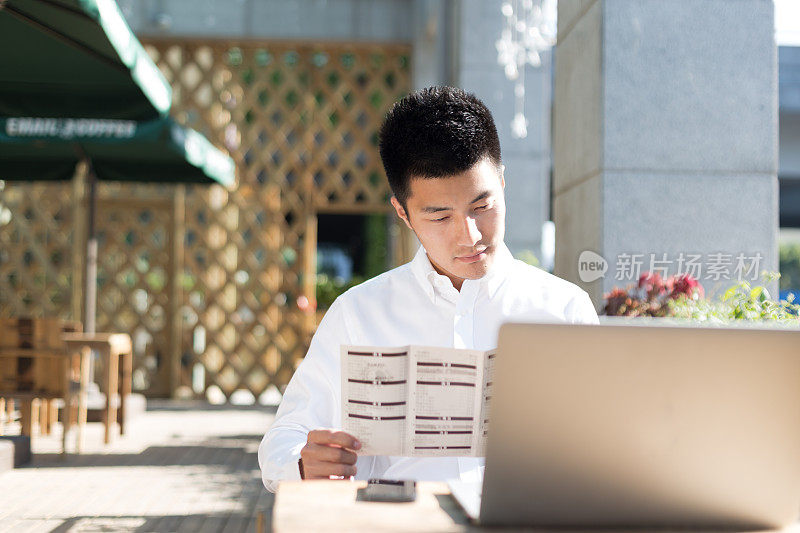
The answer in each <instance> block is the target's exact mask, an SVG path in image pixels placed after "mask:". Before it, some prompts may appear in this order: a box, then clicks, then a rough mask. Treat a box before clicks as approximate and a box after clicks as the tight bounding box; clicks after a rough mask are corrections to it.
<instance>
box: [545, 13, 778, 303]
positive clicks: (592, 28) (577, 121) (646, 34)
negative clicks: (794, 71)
mask: <svg viewBox="0 0 800 533" xmlns="http://www.w3.org/2000/svg"><path fill="white" fill-rule="evenodd" d="M776 78H777V74H776V47H775V42H774V30H773V4H772V1H771V0H737V1H729V0H702V1H701V0H674V1H672V2H663V1H662V0H561V1H560V2H559V3H558V46H557V49H556V68H555V97H554V186H553V194H554V220H555V224H556V262H555V273H556V274H557V275H559V276H561V277H564V278H566V279H568V280H570V281H573V282H576V283H578V284H579V285H581V286H582V287H583V288H584V289H586V290H587V291H589V294H590V295H591V296H592V298H593V300H594V301H595V303H596V305H597V306H598V307H600V306H601V305H602V294H603V292H604V291H608V290H610V289H611V288H612V287H614V286H625V285H627V284H629V283H632V282H633V280H631V279H630V277H631V270H634V269H631V268H628V267H627V265H630V264H634V263H635V260H636V259H637V257H636V256H638V254H641V256H639V257H638V259H639V260H640V261H641V263H642V264H641V265H640V270H641V271H644V270H653V267H657V268H656V270H659V269H663V270H662V273H667V274H672V273H675V272H676V271H677V270H678V269H679V267H681V265H680V263H679V261H680V257H681V255H680V254H681V253H683V254H684V255H683V259H684V263H683V266H682V269H683V271H687V270H688V269H687V267H686V264H685V261H686V260H687V259H688V254H692V255H697V254H699V255H700V256H701V257H700V262H701V265H702V269H701V274H700V279H701V282H702V284H703V285H704V287H705V288H706V291H707V292H709V291H710V292H715V291H719V290H722V289H724V288H726V287H727V286H729V285H731V284H732V283H734V281H733V280H732V279H726V277H727V278H735V277H736V276H735V270H736V267H737V266H739V265H738V263H737V256H739V254H742V255H743V260H744V261H745V262H746V264H745V265H744V266H745V267H747V266H753V265H754V264H755V263H756V262H757V261H759V264H758V265H757V269H758V270H763V269H767V270H777V244H776V243H777V222H778V211H777V207H778V205H777V179H776V172H777V86H776V81H777V79H776ZM586 250H589V251H592V252H595V253H597V254H599V255H600V256H602V257H603V259H605V260H606V261H607V266H608V270H607V272H606V273H605V275H604V276H603V277H600V278H598V279H595V280H594V281H590V280H591V278H592V277H594V276H592V275H591V271H590V270H588V269H586V268H584V274H586V276H584V278H585V279H586V281H583V280H582V279H581V276H580V272H579V268H578V267H579V264H578V263H579V257H580V255H581V252H584V251H586ZM651 254H653V255H651ZM664 254H666V257H665V256H664ZM758 254H760V255H761V256H762V259H760V260H758ZM589 255H590V254H589ZM585 258H587V259H590V258H591V257H590V256H588V257H587V256H585ZM652 260H655V262H654V263H653V264H651V261H652ZM585 266H587V265H585ZM741 273H742V274H744V271H742V272H741ZM621 274H625V276H624V277H623V279H615V278H619V277H620V275H621ZM743 277H750V276H743ZM715 278H716V279H715Z"/></svg>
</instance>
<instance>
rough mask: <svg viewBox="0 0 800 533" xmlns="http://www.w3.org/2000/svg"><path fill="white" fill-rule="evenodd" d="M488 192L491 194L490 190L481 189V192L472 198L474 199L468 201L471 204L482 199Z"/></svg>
mask: <svg viewBox="0 0 800 533" xmlns="http://www.w3.org/2000/svg"><path fill="white" fill-rule="evenodd" d="M490 194H492V191H483V192H482V193H480V194H479V195H478V196H476V197H475V199H474V200H472V201H471V202H470V203H471V204H474V203H475V202H478V201H480V200H483V199H484V198H486V197H487V196H489V195H490Z"/></svg>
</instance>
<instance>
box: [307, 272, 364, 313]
mask: <svg viewBox="0 0 800 533" xmlns="http://www.w3.org/2000/svg"><path fill="white" fill-rule="evenodd" d="M365 280H366V278H364V277H363V276H353V277H352V278H351V279H350V281H349V282H347V283H342V282H340V281H337V280H336V279H335V278H332V277H329V276H328V275H327V274H317V290H316V293H317V309H327V308H329V307H330V306H331V304H333V301H334V300H335V299H336V298H338V297H339V296H340V295H341V294H343V293H344V292H345V291H347V290H348V289H350V288H351V287H355V286H356V285H358V284H360V283H363V282H364V281H365Z"/></svg>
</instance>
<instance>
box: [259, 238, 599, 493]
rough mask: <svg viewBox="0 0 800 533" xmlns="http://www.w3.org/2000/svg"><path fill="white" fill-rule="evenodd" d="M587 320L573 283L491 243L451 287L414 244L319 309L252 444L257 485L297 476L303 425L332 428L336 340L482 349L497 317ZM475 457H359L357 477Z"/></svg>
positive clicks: (438, 469) (474, 461) (430, 469)
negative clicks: (480, 270)
mask: <svg viewBox="0 0 800 533" xmlns="http://www.w3.org/2000/svg"><path fill="white" fill-rule="evenodd" d="M510 320H513V321H528V322H568V323H597V321H598V319H597V313H596V312H595V309H594V306H593V305H592V302H591V300H590V299H589V296H588V295H587V294H586V293H585V292H584V291H583V290H582V289H580V288H579V287H577V286H576V285H573V284H572V283H569V282H567V281H564V280H562V279H560V278H557V277H556V276H553V275H551V274H548V273H547V272H545V271H544V270H540V269H538V268H535V267H532V266H530V265H527V264H525V263H523V262H522V261H519V260H516V259H514V258H513V257H512V255H511V253H510V252H509V250H508V248H506V246H505V245H501V246H499V247H498V250H497V253H496V257H495V261H494V264H493V265H492V267H491V268H490V270H489V272H488V273H487V274H486V275H485V276H484V277H483V278H481V279H477V280H470V279H467V280H464V283H463V285H462V286H461V290H460V291H458V290H456V289H455V288H454V287H453V284H452V283H451V281H450V279H449V278H447V277H446V276H443V275H440V274H438V273H437V272H436V271H435V270H434V269H433V267H432V266H431V263H430V261H429V260H428V256H427V254H426V253H425V250H424V249H423V248H422V247H420V249H419V251H418V252H417V254H416V256H415V257H414V259H413V260H412V261H411V262H410V263H407V264H405V265H402V266H400V267H398V268H395V269H393V270H390V271H389V272H386V273H384V274H381V275H380V276H377V277H375V278H373V279H371V280H369V281H366V282H364V283H362V284H361V285H358V286H356V287H353V288H352V289H350V290H348V291H347V292H346V293H344V294H342V295H341V296H340V297H339V298H337V299H336V301H335V302H334V303H333V305H332V306H331V307H330V309H328V311H327V312H326V313H325V316H324V317H323V319H322V322H321V323H320V325H319V327H318V328H317V331H316V333H315V334H314V337H313V339H312V340H311V346H310V347H309V350H308V354H307V355H306V357H305V359H303V361H302V363H300V365H299V366H298V368H297V371H296V372H295V373H294V376H293V377H292V379H291V381H290V382H289V385H288V386H287V387H286V391H285V392H284V395H283V400H282V401H281V404H280V407H279V408H278V412H277V414H276V415H275V421H274V423H273V424H272V426H271V427H270V429H269V431H267V434H266V435H265V436H264V439H263V440H262V441H261V445H260V446H259V448H258V462H259V465H260V466H261V476H262V479H263V480H264V486H265V487H266V488H267V489H268V490H270V491H275V490H276V489H277V486H278V482H279V481H280V480H283V479H300V472H299V469H298V464H297V461H298V459H299V458H300V450H301V449H302V448H303V446H304V445H305V444H306V436H307V434H308V432H309V431H311V430H313V429H323V428H341V424H342V421H341V400H340V398H341V384H340V383H341V382H340V352H339V350H340V346H341V345H342V344H354V345H372V346H405V345H408V344H418V345H424V346H445V347H453V348H471V349H478V350H488V349H492V348H495V347H496V346H497V332H498V329H499V328H500V325H501V324H502V323H503V322H506V321H510ZM482 466H483V458H476V457H430V458H411V457H387V456H359V457H358V460H357V462H356V469H357V474H356V478H357V479H368V478H375V477H379V478H387V479H415V480H418V481H433V480H438V481H443V480H446V479H457V478H460V479H462V480H463V481H475V480H479V479H480V477H481V476H482V474H483V471H482Z"/></svg>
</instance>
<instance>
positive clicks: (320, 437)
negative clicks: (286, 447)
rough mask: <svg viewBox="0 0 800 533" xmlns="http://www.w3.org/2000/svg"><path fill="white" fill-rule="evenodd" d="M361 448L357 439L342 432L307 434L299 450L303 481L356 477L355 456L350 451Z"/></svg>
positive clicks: (311, 432)
mask: <svg viewBox="0 0 800 533" xmlns="http://www.w3.org/2000/svg"><path fill="white" fill-rule="evenodd" d="M359 448H361V443H360V442H358V439H356V438H355V437H353V436H352V435H350V434H349V433H345V432H344V431H332V430H330V429H315V430H314V431H309V432H308V438H307V440H306V445H305V446H303V449H302V450H300V458H301V459H302V460H303V479H329V478H330V477H331V476H340V477H346V478H347V477H350V476H354V475H356V459H357V456H356V454H355V453H353V451H351V450H358V449H359Z"/></svg>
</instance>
